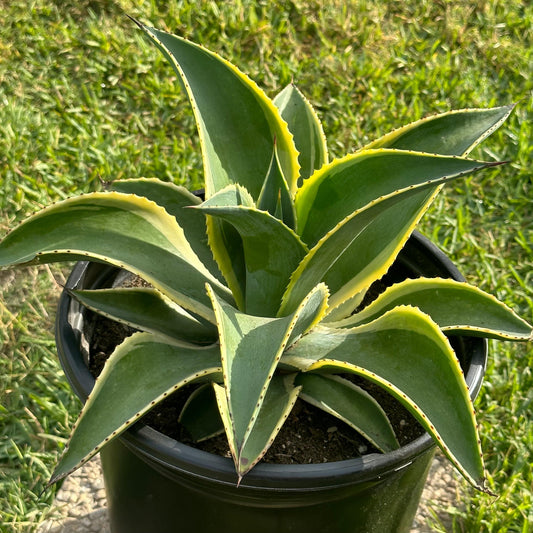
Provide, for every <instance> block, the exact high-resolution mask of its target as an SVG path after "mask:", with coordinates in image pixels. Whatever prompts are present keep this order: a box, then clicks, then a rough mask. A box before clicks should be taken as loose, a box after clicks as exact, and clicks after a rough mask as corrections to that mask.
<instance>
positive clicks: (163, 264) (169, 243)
mask: <svg viewBox="0 0 533 533" xmlns="http://www.w3.org/2000/svg"><path fill="white" fill-rule="evenodd" d="M73 259H95V260H98V261H103V262H106V263H109V264H112V265H116V266H118V267H121V268H125V269H126V270H129V271H130V272H133V273H135V274H138V275H139V276H141V277H143V278H144V279H145V280H146V281H148V282H149V283H151V284H152V285H153V286H154V287H156V288H157V289H159V290H161V291H162V292H163V293H164V294H165V295H167V296H168V297H169V298H171V299H172V300H174V301H175V302H177V303H178V304H179V305H181V306H183V307H185V308H186V309H188V310H190V311H192V312H194V313H196V314H198V315H200V316H202V317H203V318H205V319H207V320H213V313H212V309H211V307H210V303H209V298H208V297H207V294H206V293H205V283H206V282H207V281H209V282H211V283H212V284H213V286H214V287H216V290H217V291H219V292H220V293H221V294H224V296H225V297H226V298H228V299H230V300H231V299H232V298H231V294H230V293H229V291H228V289H227V288H225V287H224V286H223V285H222V284H221V283H220V282H219V281H218V280H217V279H216V278H214V277H213V276H212V275H211V274H210V272H209V271H208V270H207V269H206V267H205V266H204V265H203V264H202V262H201V261H200V260H199V259H198V257H197V256H196V254H195V253H194V251H193V250H192V248H191V247H190V245H189V243H188V242H187V239H186V238H185V236H184V233H183V230H182V229H181V227H180V226H179V225H178V224H177V222H176V219H175V218H174V217H172V216H170V215H169V214H168V213H167V212H166V211H165V210H164V209H163V208H161V207H159V206H157V205H156V204H155V203H153V202H151V201H149V200H147V199H145V198H139V197H136V196H134V195H127V194H121V193H116V192H107V193H92V194H86V195H82V196H79V197H76V198H71V199H69V200H64V201H63V202H59V203H57V204H54V205H52V206H50V207H48V208H45V209H43V210H42V211H40V212H39V213H37V214H36V215H34V216H33V217H30V218H29V219H27V220H26V221H25V222H24V223H22V224H21V225H19V226H18V227H17V228H15V229H14V230H13V231H12V232H11V233H9V234H8V235H7V236H6V237H5V238H4V239H3V241H2V242H1V243H0V266H14V265H17V264H18V265H21V264H30V263H45V262H48V263H49V262H53V261H62V260H73Z"/></svg>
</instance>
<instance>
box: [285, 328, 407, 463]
mask: <svg viewBox="0 0 533 533" xmlns="http://www.w3.org/2000/svg"><path fill="white" fill-rule="evenodd" d="M324 334H325V335H327V334H328V333H324ZM295 384H296V385H300V386H301V387H302V390H301V392H300V397H301V398H302V399H303V400H305V401H306V402H308V403H310V404H312V405H315V406H316V407H319V408H320V409H323V410H324V411H326V412H327V413H329V414H331V415H333V416H336V417H337V418H338V419H340V420H342V421H343V422H346V424H348V425H349V426H351V427H352V428H354V429H355V430H356V431H358V432H359V433H361V435H363V436H364V437H365V438H366V439H367V440H368V441H370V442H371V443H372V444H373V445H374V446H375V447H376V448H378V449H379V450H381V451H382V452H384V453H386V452H390V451H392V450H396V449H397V448H399V444H398V440H397V439H396V435H395V434H394V430H393V429H392V426H391V423H390V421H389V419H388V418H387V415H386V414H385V411H383V409H382V408H381V406H380V405H379V404H378V402H377V401H376V400H375V399H374V398H373V397H372V396H370V394H368V392H366V391H365V390H363V389H362V388H361V387H358V386H357V385H355V384H354V383H352V382H350V381H348V380H346V379H342V378H340V377H338V376H327V375H320V374H312V373H306V374H304V373H300V374H298V376H297V377H296V380H295Z"/></svg>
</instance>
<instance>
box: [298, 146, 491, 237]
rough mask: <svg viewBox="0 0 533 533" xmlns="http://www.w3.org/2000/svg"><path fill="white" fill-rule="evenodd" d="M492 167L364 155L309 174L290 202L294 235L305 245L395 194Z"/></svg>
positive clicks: (421, 156)
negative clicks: (346, 219)
mask: <svg viewBox="0 0 533 533" xmlns="http://www.w3.org/2000/svg"><path fill="white" fill-rule="evenodd" d="M493 165H494V163H483V162H480V161H473V160H470V159H463V158H458V157H449V156H440V155H432V154H425V153H421V152H406V151H402V150H388V149H381V150H366V151H360V152H357V153H356V154H352V155H348V156H346V157H344V158H342V159H338V160H335V161H333V162H332V163H331V164H329V165H327V166H325V167H323V168H322V169H321V170H319V171H318V172H315V174H313V175H312V176H311V177H310V178H309V179H308V180H307V181H306V182H305V183H304V184H303V186H302V187H301V188H300V189H299V190H298V193H297V195H296V199H295V206H296V213H297V215H296V216H297V220H298V224H297V232H298V233H299V235H301V237H302V240H303V241H304V242H305V243H306V244H308V245H309V246H313V245H314V244H316V243H317V242H318V241H319V240H320V239H321V238H322V237H323V236H324V235H325V234H326V233H327V232H328V231H330V230H331V229H332V228H334V227H335V226H336V225H337V224H338V223H339V222H341V221H342V220H343V219H345V218H346V217H347V216H349V215H350V214H351V213H353V212H354V211H356V210H358V209H361V208H362V207H364V206H365V205H367V204H369V203H371V202H373V201H375V200H377V199H379V198H382V197H384V196H388V195H390V194H393V193H395V192H398V191H402V190H406V189H408V188H412V187H420V186H422V185H423V186H427V184H428V183H429V182H430V181H434V182H435V184H437V183H443V182H445V181H448V180H452V179H456V178H458V177H460V176H464V175H466V174H469V173H472V172H475V171H477V170H480V169H482V168H485V167H488V166H493Z"/></svg>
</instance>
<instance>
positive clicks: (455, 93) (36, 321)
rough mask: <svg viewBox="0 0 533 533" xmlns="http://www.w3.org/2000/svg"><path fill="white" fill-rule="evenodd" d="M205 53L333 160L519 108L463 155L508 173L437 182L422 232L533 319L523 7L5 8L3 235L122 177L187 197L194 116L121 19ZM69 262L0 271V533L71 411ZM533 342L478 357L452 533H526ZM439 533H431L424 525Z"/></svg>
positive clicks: (30, 523)
mask: <svg viewBox="0 0 533 533" xmlns="http://www.w3.org/2000/svg"><path fill="white" fill-rule="evenodd" d="M125 13H128V14H130V15H132V16H134V17H137V18H139V19H140V20H141V21H143V22H145V23H147V24H151V25H154V26H157V27H159V28H161V29H167V30H170V31H174V32H176V33H180V34H182V35H184V36H186V37H189V38H191V39H193V40H195V41H197V42H200V43H202V44H204V45H205V46H207V47H208V48H210V49H213V50H216V51H219V52H220V53H221V54H222V55H223V56H225V57H227V58H228V59H230V60H232V61H233V62H234V63H235V64H237V65H238V66H239V67H240V68H241V69H242V70H244V71H245V72H246V73H248V74H250V75H251V77H252V78H253V79H255V80H256V81H257V82H258V83H259V85H260V86H262V87H263V88H265V90H266V91H267V93H268V94H269V95H270V96H273V95H275V94H276V93H277V92H278V91H279V90H280V89H281V88H283V87H284V86H285V85H286V84H287V83H289V82H290V81H291V80H294V81H295V82H296V83H297V85H298V86H299V87H300V89H302V91H303V92H304V93H305V94H306V95H307V96H308V98H309V99H310V100H311V101H312V103H313V104H314V105H315V106H316V108H317V110H318V112H319V115H320V117H321V119H322V121H323V125H324V129H325V131H326V135H327V136H328V139H329V142H330V152H331V155H332V156H340V155H343V154H344V153H346V152H348V151H352V150H355V149H357V148H359V147H360V146H362V145H364V144H366V143H367V142H368V141H369V140H371V139H373V138H375V137H377V136H378V135H380V134H382V133H385V132H387V131H389V130H390V129H392V128H394V127H397V126H400V125H403V124H405V123H407V122H411V121H413V120H415V119H418V118H420V117H422V116H425V115H429V114H433V113H437V112H442V111H446V110H448V109H451V108H464V107H489V106H493V105H500V104H508V103H511V102H518V106H517V109H516V110H515V112H514V114H513V115H512V117H511V118H510V120H509V121H508V122H507V123H506V124H505V125H504V127H502V128H501V129H500V130H499V131H498V132H497V133H496V134H494V135H493V136H492V137H490V139H488V140H487V141H486V142H485V143H484V144H483V147H482V148H479V149H477V150H476V152H475V153H473V154H472V155H473V156H474V157H477V158H482V159H486V160H489V161H492V160H510V161H511V162H510V163H508V164H507V165H505V166H503V167H501V166H500V167H497V168H496V169H494V170H490V171H488V172H484V173H482V174H479V175H476V176H474V177H473V178H471V179H466V180H462V181H459V182H457V183H454V184H453V185H451V186H448V187H447V189H446V193H445V194H443V195H441V196H440V197H439V198H438V199H437V201H436V202H435V204H434V206H433V207H432V209H431V211H430V212H429V214H428V215H427V216H426V218H425V219H424V221H423V223H422V225H421V228H420V229H421V230H422V231H423V232H424V233H425V234H426V235H428V236H430V237H431V238H432V239H433V240H434V241H435V242H437V243H438V244H439V245H440V246H441V247H442V248H444V249H445V250H446V252H447V253H449V254H450V256H451V257H452V258H453V260H454V261H455V262H456V263H457V264H458V265H459V267H460V269H461V270H462V271H463V273H464V274H465V276H466V277H467V279H468V281H470V282H473V283H476V284H479V285H480V286H481V288H483V289H485V290H488V291H489V292H492V293H493V294H495V295H497V296H498V297H499V298H500V299H502V300H503V301H505V302H506V303H508V304H510V305H512V306H513V308H515V309H516V310H517V311H518V312H519V313H520V314H521V315H522V316H524V317H525V318H526V319H528V320H529V321H531V319H532V315H533V290H532V287H533V203H532V200H533V192H532V190H533V189H532V177H531V161H532V155H533V143H532V139H533V125H532V124H533V120H532V119H533V92H532V91H533V78H532V72H533V68H532V67H533V5H531V3H530V2H527V1H526V0H522V1H519V0H501V1H500V0H492V1H490V0H475V1H472V2H465V1H462V0H456V1H453V0H441V1H435V0H404V1H402V2H400V1H397V0H389V1H381V2H378V1H371V0H366V1H365V0H357V1H356V0H353V1H344V2H341V1H339V0H328V1H326V0H305V1H304V0H275V1H267V0H255V1H251V0H232V1H224V2H222V1H214V0H211V1H208V0H174V1H170V2H158V1H156V0H146V1H143V0H32V1H27V0H0V139H1V141H0V235H3V234H4V233H5V232H6V231H7V229H8V227H12V226H13V224H14V223H16V222H17V221H19V220H21V219H22V218H24V217H25V216H26V215H28V214H29V213H31V212H33V211H35V210H37V209H38V208H39V207H41V206H43V205H46V204H48V203H50V202H52V201H57V200H59V199H61V198H65V197H68V196H71V195H73V194H76V193H80V192H89V191H95V190H99V189H100V188H101V186H102V183H103V182H106V181H110V180H114V179H117V178H121V177H138V176H146V177H151V176H157V177H159V178H162V179H168V180H174V181H176V182H178V183H180V184H183V185H185V186H187V187H190V188H199V187H201V186H202V165H201V159H200V156H199V146H198V141H197V137H196V135H195V129H194V124H193V119H192V115H191V112H190V111H189V107H188V104H187V102H186V99H185V97H184V94H183V93H182V92H181V89H180V87H179V86H178V84H177V83H176V78H175V75H174V74H173V72H172V71H171V69H170V67H169V66H167V63H166V61H165V60H164V58H163V57H162V56H161V54H160V53H159V52H158V51H157V50H156V49H155V47H153V46H150V45H149V44H148V43H147V42H146V41H145V39H144V37H143V35H142V33H141V32H140V31H139V30H138V29H137V28H136V26H135V25H134V24H133V23H132V22H131V21H130V20H129V19H128V18H127V17H126V16H125ZM67 272H68V268H67V267H65V266H64V265H63V266H61V267H58V266H51V267H41V268H31V269H26V270H21V271H17V272H16V273H15V275H13V273H10V272H0V291H1V293H2V298H1V299H0V347H1V349H0V469H1V470H0V531H1V532H2V533H4V532H6V533H7V532H10V533H11V532H26V531H32V530H33V529H34V528H35V527H36V526H37V525H38V523H39V522H40V521H42V520H43V519H44V518H46V516H47V514H48V513H49V512H50V511H49V509H50V505H51V503H52V501H53V497H54V491H55V490H56V488H51V489H49V490H46V491H44V492H43V489H44V487H45V484H46V481H47V479H48V477H49V476H50V474H51V471H52V470H53V467H54V464H55V461H56V459H57V455H58V453H59V450H60V448H61V447H62V445H63V444H64V442H65V440H66V438H67V437H68V434H69V428H70V427H72V424H73V422H74V420H75V417H76V414H77V412H78V411H79V403H78V402H77V400H75V399H74V398H73V397H72V395H71V393H70V392H69V387H68V385H67V384H66V382H65V378H64V376H63V374H62V372H61V370H60V368H59V365H58V363H57V361H56V356H55V347H54V340H53V323H54V307H55V303H56V301H57V296H58V293H59V290H60V285H61V283H62V282H63V281H64V276H65V275H66V273H67ZM532 369H533V346H532V344H531V343H529V344H527V345H517V344H506V343H496V342H492V343H491V354H490V362H489V366H488V369H487V375H486V380H485V385H484V387H483V389H482V392H481V394H480V396H479V398H478V401H477V403H476V406H477V409H478V413H479V422H480V425H481V428H480V429H481V435H482V441H483V442H482V444H483V449H484V451H485V460H486V466H487V473H488V479H489V486H490V488H491V489H492V490H493V491H494V492H495V493H496V494H497V495H498V496H497V497H491V496H487V495H484V494H480V493H476V492H475V491H473V490H472V489H471V488H470V487H469V486H468V485H467V484H466V483H464V485H463V486H462V495H463V496H462V497H463V501H464V509H456V510H452V512H453V513H454V515H455V520H454V530H453V531H454V532H466V533H475V532H494V533H496V532H498V533H506V532H516V533H527V532H533V510H532V509H533V501H532V491H533V489H532V486H533V472H532V465H533V424H532V423H531V411H532V401H533V370H532ZM434 531H443V529H442V527H441V526H439V524H438V523H435V525H434Z"/></svg>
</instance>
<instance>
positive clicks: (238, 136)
mask: <svg viewBox="0 0 533 533" xmlns="http://www.w3.org/2000/svg"><path fill="white" fill-rule="evenodd" d="M141 27H142V29H143V30H144V31H145V32H146V34H147V35H148V36H149V37H150V38H151V39H152V41H153V42H154V43H155V44H156V46H157V47H158V48H159V49H160V50H161V51H162V52H163V54H164V55H165V57H166V58H167V59H168V60H169V61H170V63H171V64H172V66H173V67H174V69H175V71H176V72H177V74H178V75H179V77H180V79H181V81H182V83H183V86H184V87H185V89H186V91H187V95H188V97H189V99H190V102H191V105H192V108H193V111H194V115H195V118H196V123H197V126H198V131H199V134H200V142H201V147H202V154H203V159H204V169H205V188H206V198H209V197H211V196H212V195H213V194H215V193H216V192H217V191H219V190H221V189H223V188H224V187H226V186H227V185H229V184H231V183H240V184H241V185H243V186H244V187H246V189H247V190H248V191H250V193H251V194H252V196H253V198H254V199H257V198H258V197H259V193H260V191H261V187H262V185H263V181H264V179H265V176H266V175H267V171H268V168H269V166H270V160H271V157H272V153H273V151H274V139H275V140H276V144H277V149H278V153H279V158H280V164H281V167H282V169H283V175H284V177H285V179H286V180H287V185H288V187H289V190H290V191H291V193H294V192H295V190H296V182H297V179H298V172H299V165H298V154H297V152H296V149H295V147H294V142H293V140H292V136H291V134H290V132H289V130H288V128H287V124H286V123H285V121H284V120H282V118H281V116H280V114H279V111H278V109H277V108H276V107H275V106H274V104H273V103H272V101H271V100H270V99H269V98H267V96H266V95H265V94H264V92H263V91H262V90H261V89H259V87H258V86H257V85H256V84H255V83H254V82H253V81H251V80H250V79H249V78H248V77H247V76H246V75H245V74H243V73H242V72H241V71H240V70H238V69H237V68H236V67H235V66H234V65H232V64H231V63H229V62H228V61H226V60H224V59H222V58H221V57H220V56H219V55H217V54H215V53H213V52H210V51H209V50H207V49H205V48H203V47H201V46H199V45H197V44H194V43H192V42H190V41H187V40H185V39H182V38H180V37H178V36H175V35H171V34H169V33H166V32H163V31H160V30H157V29H155V28H147V27H144V26H142V25H141Z"/></svg>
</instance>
